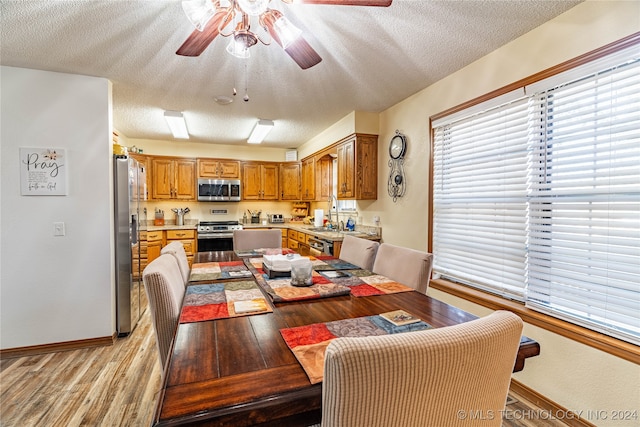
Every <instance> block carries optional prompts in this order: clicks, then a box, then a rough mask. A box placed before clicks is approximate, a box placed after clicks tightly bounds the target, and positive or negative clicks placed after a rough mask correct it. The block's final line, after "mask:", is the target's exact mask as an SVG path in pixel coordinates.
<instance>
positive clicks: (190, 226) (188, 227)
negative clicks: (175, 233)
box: [140, 219, 198, 231]
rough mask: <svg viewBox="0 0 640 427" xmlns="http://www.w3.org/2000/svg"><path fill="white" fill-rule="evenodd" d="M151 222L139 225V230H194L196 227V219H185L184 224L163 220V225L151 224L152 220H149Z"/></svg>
mask: <svg viewBox="0 0 640 427" xmlns="http://www.w3.org/2000/svg"><path fill="white" fill-rule="evenodd" d="M149 222H151V224H147V225H141V226H140V231H158V230H195V229H196V228H198V220H194V219H192V220H187V221H186V223H185V224H184V225H176V224H175V223H173V224H170V223H168V222H165V224H164V225H153V221H149Z"/></svg>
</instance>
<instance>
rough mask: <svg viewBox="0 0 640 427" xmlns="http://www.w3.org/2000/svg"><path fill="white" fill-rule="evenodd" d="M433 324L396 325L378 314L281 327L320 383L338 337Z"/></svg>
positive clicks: (393, 331) (282, 332)
mask: <svg viewBox="0 0 640 427" xmlns="http://www.w3.org/2000/svg"><path fill="white" fill-rule="evenodd" d="M431 328H432V326H431V325H429V324H427V323H425V322H423V321H420V322H417V323H411V324H409V325H404V326H395V325H393V324H392V323H390V322H388V321H386V320H384V319H383V318H381V317H380V316H378V315H376V316H366V317H357V318H355V319H345V320H337V321H335V322H327V323H314V324H312V325H306V326H299V327H295V328H286V329H280V334H282V337H283V338H284V341H285V342H286V343H287V346H289V348H290V349H291V351H292V352H293V354H294V355H295V357H296V359H298V362H300V365H302V368H303V369H304V371H305V372H306V374H307V376H308V377H309V381H311V384H316V383H319V382H322V378H323V375H324V354H325V351H326V349H327V346H328V345H329V343H330V342H331V341H332V340H334V339H336V338H339V337H365V336H372V335H387V334H397V333H400V332H410V331H421V330H425V329H431Z"/></svg>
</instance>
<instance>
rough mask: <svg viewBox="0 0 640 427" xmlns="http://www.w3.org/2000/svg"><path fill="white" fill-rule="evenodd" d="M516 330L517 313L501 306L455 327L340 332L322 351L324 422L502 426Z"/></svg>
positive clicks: (351, 426)
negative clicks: (361, 333)
mask: <svg viewBox="0 0 640 427" xmlns="http://www.w3.org/2000/svg"><path fill="white" fill-rule="evenodd" d="M521 333H522V320H521V319H520V318H519V317H518V316H516V315H515V314H513V313H511V312H507V311H498V312H494V313H492V314H491V315H489V316H487V317H484V318H481V319H477V320H473V321H471V322H467V323H462V324H459V325H456V326H450V327H443V328H437V329H430V330H424V331H417V332H409V333H399V334H390V335H382V336H370V337H362V338H337V339H335V340H333V341H332V342H331V343H330V344H329V346H328V347H327V350H326V353H325V364H324V380H323V384H322V426H323V427H335V426H341V427H356V426H358V427H360V426H369V427H376V426H379V427H383V426H385V427H386V426H403V427H424V426H438V427H448V426H464V427H475V426H482V427H491V426H496V427H499V426H500V425H501V422H502V417H501V412H500V411H503V410H504V407H505V403H506V399H507V393H508V391H509V384H510V380H511V372H512V370H513V366H514V362H515V358H516V353H517V351H518V346H519V343H520V336H521ZM471 414H473V416H471ZM480 414H481V415H480ZM465 415H469V416H468V417H465Z"/></svg>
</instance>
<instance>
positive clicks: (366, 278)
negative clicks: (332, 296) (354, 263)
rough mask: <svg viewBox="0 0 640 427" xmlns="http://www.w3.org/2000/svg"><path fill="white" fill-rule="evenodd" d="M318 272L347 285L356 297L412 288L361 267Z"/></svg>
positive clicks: (407, 290)
mask: <svg viewBox="0 0 640 427" xmlns="http://www.w3.org/2000/svg"><path fill="white" fill-rule="evenodd" d="M319 273H320V274H324V275H326V276H328V278H329V279H330V280H331V281H332V282H333V283H335V284H337V285H342V286H347V287H348V288H349V289H350V290H351V295H353V296H356V297H368V296H373V295H387V294H395V293H398V292H409V291H413V290H414V289H413V288H410V287H409V286H406V285H403V284H402V283H398V282H396V281H395V280H392V279H390V278H388V277H386V276H383V275H381V274H376V273H373V272H371V271H369V270H364V269H361V268H358V269H353V270H335V271H319Z"/></svg>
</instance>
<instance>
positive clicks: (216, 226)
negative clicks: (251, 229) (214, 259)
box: [197, 221, 242, 252]
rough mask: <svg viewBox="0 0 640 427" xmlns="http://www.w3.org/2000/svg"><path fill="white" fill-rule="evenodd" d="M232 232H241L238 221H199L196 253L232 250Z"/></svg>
mask: <svg viewBox="0 0 640 427" xmlns="http://www.w3.org/2000/svg"><path fill="white" fill-rule="evenodd" d="M233 230H242V225H241V224H240V223H239V222H238V221H200V223H199V224H198V230H197V231H198V252H207V251H230V250H233Z"/></svg>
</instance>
